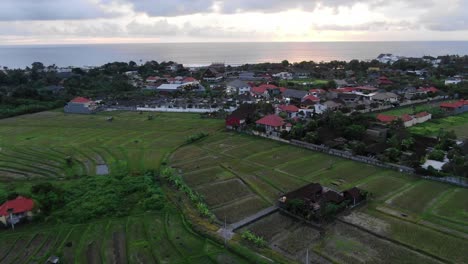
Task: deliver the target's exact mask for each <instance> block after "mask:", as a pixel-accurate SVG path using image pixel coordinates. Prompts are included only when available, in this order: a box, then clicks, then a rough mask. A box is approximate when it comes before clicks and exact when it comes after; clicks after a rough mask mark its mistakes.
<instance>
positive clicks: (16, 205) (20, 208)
mask: <svg viewBox="0 0 468 264" xmlns="http://www.w3.org/2000/svg"><path fill="white" fill-rule="evenodd" d="M33 208H34V201H33V200H32V199H29V198H26V197H23V196H18V197H16V199H14V200H9V201H6V202H5V203H3V204H2V205H0V216H6V215H8V214H9V212H8V209H13V213H14V214H18V213H24V212H28V211H31V210H32V209H33Z"/></svg>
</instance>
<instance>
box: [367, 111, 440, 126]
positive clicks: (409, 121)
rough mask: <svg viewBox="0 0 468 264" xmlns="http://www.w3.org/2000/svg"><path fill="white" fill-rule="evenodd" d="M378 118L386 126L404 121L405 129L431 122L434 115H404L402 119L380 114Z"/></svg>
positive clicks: (425, 113)
mask: <svg viewBox="0 0 468 264" xmlns="http://www.w3.org/2000/svg"><path fill="white" fill-rule="evenodd" d="M376 118H377V120H379V121H380V122H382V123H384V124H390V123H391V122H393V121H395V120H398V119H400V120H401V121H403V124H404V125H405V127H410V126H414V125H417V124H420V123H424V122H426V121H428V120H430V119H431V118H432V115H431V114H430V113H427V112H421V113H417V114H415V115H409V114H404V115H402V116H400V117H398V116H393V115H384V114H378V115H377V117H376Z"/></svg>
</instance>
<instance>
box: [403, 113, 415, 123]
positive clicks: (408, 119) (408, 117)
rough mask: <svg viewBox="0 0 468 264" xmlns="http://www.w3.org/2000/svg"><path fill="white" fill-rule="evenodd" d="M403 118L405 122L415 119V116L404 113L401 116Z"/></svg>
mask: <svg viewBox="0 0 468 264" xmlns="http://www.w3.org/2000/svg"><path fill="white" fill-rule="evenodd" d="M401 120H403V122H408V121H411V120H413V117H411V116H410V115H408V114H404V115H402V116H401Z"/></svg>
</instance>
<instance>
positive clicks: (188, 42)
mask: <svg viewBox="0 0 468 264" xmlns="http://www.w3.org/2000/svg"><path fill="white" fill-rule="evenodd" d="M340 42H341V43H363V42H368V43H384V42H468V40H328V41H320V40H311V41H187V42H182V41H181V42H115V43H83V42H77V43H17V44H12V43H6V44H1V43H0V47H6V46H57V45H60V46H73V45H132V44H135V45H139V44H230V43H245V44H248V43H340Z"/></svg>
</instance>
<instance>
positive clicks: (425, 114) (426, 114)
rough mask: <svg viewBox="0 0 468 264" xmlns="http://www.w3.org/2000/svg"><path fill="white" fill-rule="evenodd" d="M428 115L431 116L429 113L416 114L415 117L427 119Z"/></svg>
mask: <svg viewBox="0 0 468 264" xmlns="http://www.w3.org/2000/svg"><path fill="white" fill-rule="evenodd" d="M428 115H430V114H429V113H428V112H421V113H417V114H415V115H414V116H415V117H417V118H419V117H425V116H428Z"/></svg>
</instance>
